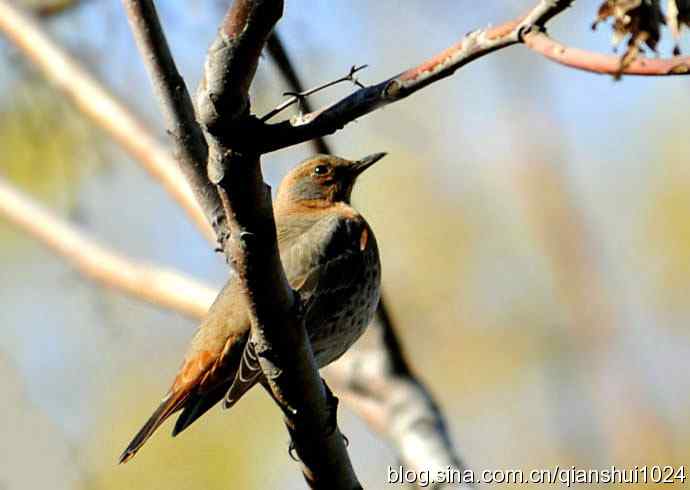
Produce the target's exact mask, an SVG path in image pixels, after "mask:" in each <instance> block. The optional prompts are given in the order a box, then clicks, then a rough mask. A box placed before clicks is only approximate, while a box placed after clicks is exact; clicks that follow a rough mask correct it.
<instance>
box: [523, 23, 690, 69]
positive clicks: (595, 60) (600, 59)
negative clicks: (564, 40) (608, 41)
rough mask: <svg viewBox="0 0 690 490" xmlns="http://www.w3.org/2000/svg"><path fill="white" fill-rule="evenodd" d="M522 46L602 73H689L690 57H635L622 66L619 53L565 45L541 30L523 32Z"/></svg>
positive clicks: (561, 62) (571, 64)
mask: <svg viewBox="0 0 690 490" xmlns="http://www.w3.org/2000/svg"><path fill="white" fill-rule="evenodd" d="M525 45H526V46H527V47H528V48H529V49H531V50H532V51H535V52H537V53H539V54H541V55H543V56H545V57H546V58H548V59H550V60H552V61H555V62H556V63H560V64H562V65H565V66H568V67H570V68H577V69H578V70H585V71H589V72H593V73H601V74H605V75H613V76H619V75H641V76H672V75H688V74H690V56H675V57H673V58H668V59H652V58H646V57H644V56H638V57H637V58H635V59H634V60H632V61H631V62H630V64H627V65H626V66H624V67H622V69H621V58H620V56H615V55H607V54H601V53H594V52H591V51H585V50H583V49H577V48H572V47H569V46H565V45H563V44H561V43H559V42H558V41H555V40H554V39H552V38H551V37H549V36H548V35H547V34H546V33H544V32H538V31H534V32H530V33H528V34H526V35H525Z"/></svg>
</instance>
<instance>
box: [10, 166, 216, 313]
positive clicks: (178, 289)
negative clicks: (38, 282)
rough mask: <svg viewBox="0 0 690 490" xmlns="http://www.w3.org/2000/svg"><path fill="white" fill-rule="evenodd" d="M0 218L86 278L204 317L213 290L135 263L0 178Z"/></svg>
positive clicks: (176, 275)
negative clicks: (40, 243)
mask: <svg viewBox="0 0 690 490" xmlns="http://www.w3.org/2000/svg"><path fill="white" fill-rule="evenodd" d="M0 215H3V216H5V217H7V218H8V219H9V220H10V221H11V222H12V223H14V224H15V225H16V226H18V227H19V228H21V229H22V230H24V231H26V232H28V233H29V234H30V235H31V236H33V237H34V238H36V239H37V240H39V241H40V242H42V243H44V244H45V245H46V246H48V247H49V248H50V249H51V250H52V251H54V252H56V253H57V254H59V255H60V256H62V257H64V258H65V259H66V260H67V261H68V262H70V263H71V264H73V265H74V266H75V267H76V268H77V270H79V272H81V273H82V274H84V275H85V276H87V277H89V278H91V279H93V280H95V281H97V282H100V283H102V284H104V285H106V286H108V287H111V288H115V289H118V290H120V291H123V292H125V293H127V294H129V295H130V296H132V297H134V298H137V299H140V300H144V301H147V302H149V303H152V304H155V305H158V306H161V307H163V308H167V309H171V310H174V311H178V312H180V313H183V314H185V315H187V316H190V317H195V318H196V317H200V316H202V315H204V314H206V311H207V310H208V307H209V305H210V304H211V302H212V301H213V298H214V297H215V293H214V291H213V290H212V289H210V288H209V287H207V286H204V285H203V284H200V283H198V282H196V281H194V280H193V279H188V278H186V277H184V276H182V275H180V274H179V273H177V272H174V271H170V270H165V269H161V268H154V267H150V266H148V265H145V264H142V263H135V262H133V261H132V260H131V259H129V258H126V257H123V256H121V255H119V254H117V253H116V252H113V251H111V250H108V249H107V248H106V247H104V246H102V245H99V244H98V243H96V242H95V241H94V240H92V239H90V238H88V237H86V236H85V235H84V233H83V232H81V231H79V230H78V229H77V228H76V227H74V226H71V225H69V224H68V223H66V222H64V221H63V220H61V219H60V218H58V217H56V216H55V215H53V214H51V213H50V211H48V210H46V209H43V208H42V207H41V206H39V205H38V204H36V203H35V202H33V201H32V199H31V198H29V197H26V196H24V195H22V194H21V193H20V192H19V191H17V190H15V189H14V188H13V187H12V186H11V185H10V184H9V183H8V182H7V181H5V180H4V179H2V178H0Z"/></svg>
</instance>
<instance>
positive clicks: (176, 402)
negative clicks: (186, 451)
mask: <svg viewBox="0 0 690 490" xmlns="http://www.w3.org/2000/svg"><path fill="white" fill-rule="evenodd" d="M186 398H187V397H186V396H185V395H183V396H180V394H178V395H175V394H174V393H171V394H169V395H168V396H167V397H165V398H164V399H163V401H162V402H161V404H160V406H159V407H158V408H157V409H156V411H155V412H153V415H151V417H149V419H148V420H147V421H146V423H145V424H144V426H143V427H142V428H141V429H140V430H139V432H137V435H135V436H134V439H132V442H130V443H129V446H127V449H125V450H124V452H123V453H122V455H121V456H120V460H119V463H120V464H122V463H126V462H127V461H129V460H130V459H132V458H133V457H134V455H135V454H136V453H137V451H139V449H141V446H143V445H144V443H145V442H146V441H147V440H148V439H149V437H151V435H152V434H153V433H154V432H155V431H156V429H158V427H160V425H161V424H162V423H163V422H165V419H167V418H168V417H170V416H171V415H172V414H173V413H175V412H176V411H178V410H179V409H180V408H182V405H183V404H184V401H185V399H186Z"/></svg>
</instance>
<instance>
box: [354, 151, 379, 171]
mask: <svg viewBox="0 0 690 490" xmlns="http://www.w3.org/2000/svg"><path fill="white" fill-rule="evenodd" d="M385 156H386V153H374V154H373V155H369V156H366V157H364V158H362V159H361V160H357V161H356V162H352V167H351V168H352V171H353V173H354V174H355V176H358V175H359V174H361V173H362V172H364V171H365V170H366V169H368V168H369V167H371V166H372V165H373V164H375V163H376V162H378V161H379V160H381V159H382V158H383V157H385Z"/></svg>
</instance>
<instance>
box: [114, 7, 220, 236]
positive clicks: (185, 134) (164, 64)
mask: <svg viewBox="0 0 690 490" xmlns="http://www.w3.org/2000/svg"><path fill="white" fill-rule="evenodd" d="M123 4H124V6H125V10H126V11H127V18H128V19H129V23H130V27H131V28H132V32H133V33H134V38H135V40H136V42H137V47H138V48H139V51H140V52H141V53H142V59H143V61H144V64H145V65H146V69H147V71H148V72H149V75H150V78H151V81H152V83H153V88H154V91H155V93H156V97H157V98H158V101H159V103H160V106H161V109H162V110H163V114H164V115H165V119H166V126H167V129H168V132H169V133H170V135H171V136H172V139H173V143H174V145H175V153H176V157H177V161H178V163H179V166H180V169H181V170H182V173H183V174H184V176H185V178H186V179H187V183H188V184H189V185H190V187H191V188H192V192H193V193H194V195H195V197H196V199H197V201H198V202H199V204H200V205H201V208H202V209H203V210H204V214H205V215H206V219H207V220H208V222H209V223H211V226H212V227H213V230H214V232H215V234H216V236H217V237H222V236H223V234H224V232H225V231H226V225H225V222H224V220H225V215H224V213H223V206H222V204H221V202H220V198H219V196H218V193H217V192H216V190H215V189H214V188H213V186H211V185H209V182H208V176H207V174H206V161H207V158H208V148H207V146H206V141H205V139H204V135H203V133H202V131H201V127H200V126H199V124H198V123H197V121H196V118H195V115H194V106H193V105H192V100H191V98H190V97H189V92H188V91H187V87H186V85H185V83H184V80H183V79H182V77H181V76H180V73H179V72H178V70H177V67H176V66H175V62H174V60H173V58H172V54H171V53H170V49H169V48H168V42H167V41H166V39H165V35H164V34H163V30H162V28H161V25H160V22H159V21H158V15H157V14H156V8H155V7H154V5H153V2H152V1H151V0H145V1H138V0H123Z"/></svg>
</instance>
